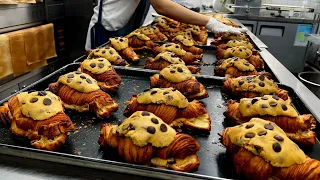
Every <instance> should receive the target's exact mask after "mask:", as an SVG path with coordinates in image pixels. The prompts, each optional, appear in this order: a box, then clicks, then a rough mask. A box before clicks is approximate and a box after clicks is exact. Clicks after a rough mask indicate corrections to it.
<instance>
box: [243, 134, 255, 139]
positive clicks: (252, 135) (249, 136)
mask: <svg viewBox="0 0 320 180" xmlns="http://www.w3.org/2000/svg"><path fill="white" fill-rule="evenodd" d="M254 136H256V135H255V134H253V133H247V134H246V135H245V136H244V137H246V138H253V137H254Z"/></svg>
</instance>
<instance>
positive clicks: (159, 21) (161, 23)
mask: <svg viewBox="0 0 320 180" xmlns="http://www.w3.org/2000/svg"><path fill="white" fill-rule="evenodd" d="M152 24H153V25H154V26H156V27H157V28H159V30H160V32H161V33H163V34H164V35H165V36H167V38H171V37H172V33H173V32H175V29H174V28H172V27H170V25H169V24H168V21H167V20H166V19H164V18H163V17H158V18H156V19H155V20H154V21H153V23H152Z"/></svg>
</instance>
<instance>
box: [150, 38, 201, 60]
mask: <svg viewBox="0 0 320 180" xmlns="http://www.w3.org/2000/svg"><path fill="white" fill-rule="evenodd" d="M166 51H169V52H173V53H175V54H176V55H177V56H178V57H180V58H181V59H182V60H183V61H184V62H185V63H186V64H198V63H199V60H200V59H202V57H203V55H194V54H192V53H190V52H186V51H185V50H183V49H182V48H181V46H180V45H179V44H175V43H168V44H163V45H161V46H160V47H156V48H154V50H153V53H154V54H155V55H158V54H159V53H162V52H166Z"/></svg>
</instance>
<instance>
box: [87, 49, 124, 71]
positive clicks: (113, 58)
mask: <svg viewBox="0 0 320 180" xmlns="http://www.w3.org/2000/svg"><path fill="white" fill-rule="evenodd" d="M96 58H105V59H107V60H108V61H109V62H110V63H111V64H113V65H116V66H128V65H129V64H128V62H127V61H126V60H124V59H122V57H121V56H120V55H119V54H118V52H117V51H116V50H115V49H113V48H112V47H109V46H106V47H101V48H97V49H94V50H92V51H91V52H90V54H89V55H88V57H87V59H96Z"/></svg>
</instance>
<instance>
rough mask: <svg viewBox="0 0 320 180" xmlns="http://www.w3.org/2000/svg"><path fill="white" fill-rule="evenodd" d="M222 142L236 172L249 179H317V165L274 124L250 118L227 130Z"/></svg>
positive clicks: (318, 172) (319, 176)
mask: <svg viewBox="0 0 320 180" xmlns="http://www.w3.org/2000/svg"><path fill="white" fill-rule="evenodd" d="M271 127H272V128H271ZM221 139H222V143H223V145H224V146H226V148H227V152H228V153H230V154H231V155H232V159H233V162H234V165H235V169H236V172H237V173H238V174H243V175H244V176H245V177H246V178H248V179H261V180H268V179H282V180H292V179H297V180H298V179H319V178H320V162H319V161H317V160H315V159H311V158H309V157H308V156H306V155H305V154H304V152H303V151H302V150H301V149H300V148H299V147H298V146H297V145H296V144H295V143H294V142H292V141H291V140H290V139H289V138H288V137H287V136H286V133H285V132H284V131H283V130H282V129H281V128H280V127H278V126H277V125H276V124H275V123H273V122H269V121H265V120H262V119H259V118H253V119H251V120H250V121H249V122H247V123H244V124H242V125H239V126H235V127H231V128H227V129H226V130H225V131H224V132H223V133H222V138H221Z"/></svg>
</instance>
